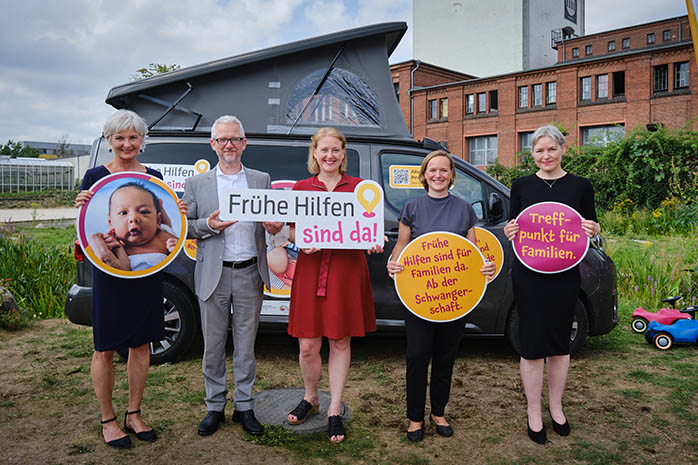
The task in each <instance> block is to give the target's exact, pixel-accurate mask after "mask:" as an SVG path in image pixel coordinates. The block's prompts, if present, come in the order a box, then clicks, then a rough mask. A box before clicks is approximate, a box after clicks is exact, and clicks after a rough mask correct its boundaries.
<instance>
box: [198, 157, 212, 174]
mask: <svg viewBox="0 0 698 465" xmlns="http://www.w3.org/2000/svg"><path fill="white" fill-rule="evenodd" d="M194 169H195V170H196V172H197V173H199V174H201V173H205V172H206V171H208V170H210V169H211V164H210V163H209V162H208V160H204V159H203V158H202V159H201V160H198V161H197V162H196V163H194Z"/></svg>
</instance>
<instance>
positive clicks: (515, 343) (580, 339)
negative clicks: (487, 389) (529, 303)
mask: <svg viewBox="0 0 698 465" xmlns="http://www.w3.org/2000/svg"><path fill="white" fill-rule="evenodd" d="M588 333H589V318H588V317H587V312H586V309H585V308H584V304H583V303H582V301H581V300H579V299H577V303H576V304H575V307H574V318H573V320H572V331H571V332H570V354H575V353H577V352H579V350H581V348H582V347H583V346H584V343H585V342H586V340H587V334H588ZM506 337H507V341H508V342H509V345H510V346H511V348H512V349H514V351H515V352H516V353H517V354H520V353H521V344H520V342H519V311H518V308H517V307H516V302H514V305H512V307H511V311H510V312H509V319H508V321H507V332H506Z"/></svg>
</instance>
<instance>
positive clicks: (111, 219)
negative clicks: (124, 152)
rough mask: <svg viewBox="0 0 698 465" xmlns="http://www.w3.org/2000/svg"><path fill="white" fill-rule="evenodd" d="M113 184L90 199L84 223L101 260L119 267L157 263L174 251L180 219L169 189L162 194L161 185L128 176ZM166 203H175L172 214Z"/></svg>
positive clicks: (138, 267) (145, 267)
mask: <svg viewBox="0 0 698 465" xmlns="http://www.w3.org/2000/svg"><path fill="white" fill-rule="evenodd" d="M113 184H114V186H109V185H105V186H103V189H100V190H99V191H98V192H97V193H96V194H95V196H94V198H93V199H92V200H91V202H90V203H91V204H93V203H94V205H90V211H88V213H87V219H88V220H89V224H86V225H85V233H86V237H87V239H88V244H89V246H90V248H91V249H92V251H93V252H94V255H95V256H96V258H97V259H98V260H99V261H101V262H103V263H104V264H106V265H109V266H110V267H112V268H115V269H117V270H123V271H126V272H129V271H142V270H148V269H149V268H152V267H155V266H157V265H158V264H160V263H161V262H163V260H165V259H166V258H167V257H168V255H169V254H170V253H172V252H173V251H175V247H176V246H177V243H178V240H179V237H178V233H177V232H176V231H179V230H180V226H181V221H180V219H179V217H178V215H179V210H178V209H177V206H176V204H175V203H174V202H175V201H174V199H170V198H169V196H168V194H167V192H163V194H164V195H162V197H159V196H158V195H157V194H156V191H157V190H160V187H159V186H158V185H156V184H154V183H150V182H148V181H146V180H140V179H135V178H126V179H122V180H120V182H119V181H117V182H114V183H113ZM98 194H101V195H98ZM165 203H167V206H169V205H170V204H173V206H174V209H172V208H170V211H172V214H171V215H168V213H167V208H165ZM105 212H106V215H104V213H105ZM172 217H174V218H172ZM173 219H174V222H175V224H174V225H173V224H172V223H173ZM173 226H174V227H173ZM96 265H97V266H98V267H99V264H96Z"/></svg>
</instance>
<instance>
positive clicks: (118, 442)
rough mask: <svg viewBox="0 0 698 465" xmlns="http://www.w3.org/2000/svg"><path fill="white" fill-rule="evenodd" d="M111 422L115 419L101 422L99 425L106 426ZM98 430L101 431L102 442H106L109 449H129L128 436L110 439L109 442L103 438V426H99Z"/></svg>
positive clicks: (129, 440)
mask: <svg viewBox="0 0 698 465" xmlns="http://www.w3.org/2000/svg"><path fill="white" fill-rule="evenodd" d="M112 421H116V417H114V418H110V419H109V420H102V421H101V422H100V424H101V425H106V424H107V423H111V422H112ZM100 428H101V430H102V439H104V442H106V443H107V445H108V446H109V447H114V448H116V449H129V448H130V447H131V438H130V437H128V435H126V436H124V437H121V438H119V439H112V440H111V441H107V438H105V437H104V426H100Z"/></svg>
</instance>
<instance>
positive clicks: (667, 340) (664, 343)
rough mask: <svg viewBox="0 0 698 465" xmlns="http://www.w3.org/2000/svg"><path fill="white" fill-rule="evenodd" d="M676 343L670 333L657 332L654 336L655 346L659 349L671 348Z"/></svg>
mask: <svg viewBox="0 0 698 465" xmlns="http://www.w3.org/2000/svg"><path fill="white" fill-rule="evenodd" d="M673 345H674V338H673V337H671V335H670V334H669V333H657V335H656V336H654V346H655V347H656V348H657V349H659V350H669V349H671V346H673Z"/></svg>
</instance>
